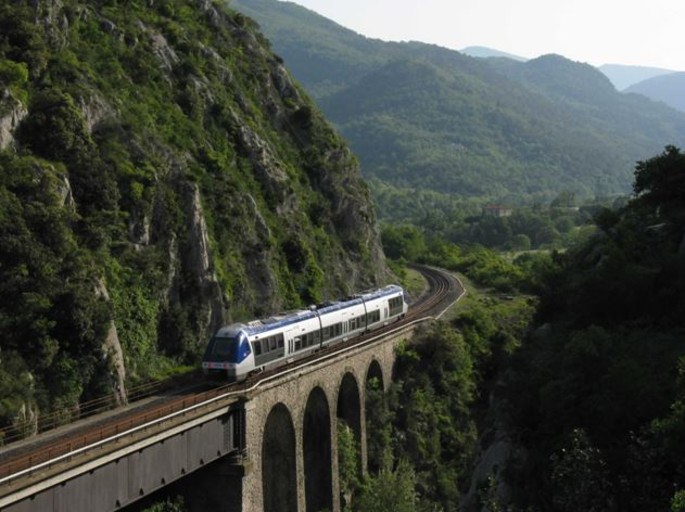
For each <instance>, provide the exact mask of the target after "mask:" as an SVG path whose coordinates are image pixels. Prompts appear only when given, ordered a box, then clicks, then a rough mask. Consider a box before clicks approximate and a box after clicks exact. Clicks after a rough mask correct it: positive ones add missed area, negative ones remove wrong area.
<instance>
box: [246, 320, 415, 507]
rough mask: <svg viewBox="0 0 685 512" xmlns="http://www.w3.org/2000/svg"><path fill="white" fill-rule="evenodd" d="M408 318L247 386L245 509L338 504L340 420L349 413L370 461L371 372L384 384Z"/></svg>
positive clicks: (363, 462)
mask: <svg viewBox="0 0 685 512" xmlns="http://www.w3.org/2000/svg"><path fill="white" fill-rule="evenodd" d="M413 331H414V326H407V327H402V328H399V329H397V330H396V331H394V332H392V333H390V334H388V335H385V336H383V337H382V338H379V339H376V340H374V341H372V342H370V343H367V344H364V345H362V346H358V347H352V348H350V349H347V350H345V351H343V352H342V353H336V354H335V355H334V356H332V357H330V358H323V359H322V360H319V361H317V362H316V363H314V364H309V365H307V366H302V367H301V368H299V369H296V370H294V371H291V372H288V373H287V374H285V375H279V376H278V377H276V378H274V379H273V380H272V381H267V382H264V383H262V384H261V385H260V386H259V388H257V389H255V390H253V391H251V392H250V393H248V400H247V401H246V403H245V413H246V416H245V418H246V424H247V425H248V426H249V428H248V429H247V433H246V458H247V461H248V462H247V464H248V466H247V467H246V471H245V474H244V476H243V477H242V499H241V500H240V501H241V508H240V510H242V511H243V512H253V511H254V512H257V511H264V512H297V511H307V512H309V511H314V512H316V511H320V510H332V511H339V510H340V508H341V505H340V499H339V496H340V485H339V482H338V450H337V428H338V422H339V421H340V420H342V421H344V423H345V425H347V426H348V427H349V428H350V429H351V430H352V431H353V433H354V437H355V439H356V441H357V443H358V445H359V446H360V447H361V467H360V471H363V470H364V468H366V463H367V452H366V408H365V403H366V394H367V383H368V382H369V381H370V380H371V379H378V382H379V383H380V384H381V385H382V386H383V389H387V387H388V386H389V384H390V382H391V379H392V371H393V365H394V362H395V347H396V346H397V344H398V343H401V342H403V341H405V340H408V339H409V338H411V337H412V336H413Z"/></svg>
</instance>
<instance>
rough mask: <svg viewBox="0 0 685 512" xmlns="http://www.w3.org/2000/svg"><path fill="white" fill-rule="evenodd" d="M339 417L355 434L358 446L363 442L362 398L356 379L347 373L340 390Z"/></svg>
mask: <svg viewBox="0 0 685 512" xmlns="http://www.w3.org/2000/svg"><path fill="white" fill-rule="evenodd" d="M337 417H338V419H341V420H343V421H344V422H345V424H346V425H347V426H348V427H350V428H351V429H352V432H354V438H355V440H356V441H357V444H359V443H360V441H361V433H362V428H361V397H360V392H359V385H358V383H357V379H356V377H355V376H354V375H353V374H352V373H350V372H346V373H345V375H343V378H342V381H341V382H340V389H339V390H338V404H337Z"/></svg>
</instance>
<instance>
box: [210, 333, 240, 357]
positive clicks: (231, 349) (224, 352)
mask: <svg viewBox="0 0 685 512" xmlns="http://www.w3.org/2000/svg"><path fill="white" fill-rule="evenodd" d="M238 346H239V345H238V340H237V339H236V338H219V337H216V338H214V346H213V347H212V353H211V358H212V359H213V360H215V361H230V362H237V359H238Z"/></svg>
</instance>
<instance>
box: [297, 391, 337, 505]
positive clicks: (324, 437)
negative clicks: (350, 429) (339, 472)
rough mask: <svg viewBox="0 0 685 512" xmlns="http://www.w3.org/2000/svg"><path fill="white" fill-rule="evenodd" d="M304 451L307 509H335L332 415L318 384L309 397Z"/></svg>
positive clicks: (303, 442)
mask: <svg viewBox="0 0 685 512" xmlns="http://www.w3.org/2000/svg"><path fill="white" fill-rule="evenodd" d="M302 451H303V455H304V487H305V504H306V508H305V509H306V511H307V512H318V511H319V510H333V479H332V477H333V475H332V460H331V459H332V457H331V453H332V451H331V415H330V408H329V406H328V399H327V398H326V393H325V392H324V391H323V389H321V388H320V387H319V386H317V387H315V388H314V389H312V391H311V393H309V398H307V405H306V406H305V410H304V417H303V420H302Z"/></svg>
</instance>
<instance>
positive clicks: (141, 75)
mask: <svg viewBox="0 0 685 512" xmlns="http://www.w3.org/2000/svg"><path fill="white" fill-rule="evenodd" d="M381 254H382V253H381V251H380V244H379V239H378V236H377V234H376V231H375V216H374V212H373V209H372V208H371V205H370V203H369V193H368V189H367V187H366V185H365V184H364V183H363V182H362V181H361V179H360V176H359V170H358V166H357V163H356V160H355V159H354V157H353V156H352V155H351V153H350V152H349V150H348V149H347V148H346V146H345V145H344V142H343V141H342V139H341V138H340V137H339V136H338V135H337V134H336V133H335V132H334V131H333V130H332V129H331V127H330V126H329V125H328V124H327V123H326V121H325V120H324V118H323V116H322V115H321V113H320V112H319V111H318V110H317V109H316V108H315V107H314V106H313V104H312V103H311V102H310V101H309V100H308V99H307V98H306V96H305V95H304V94H303V93H302V92H301V90H300V89H299V88H298V87H297V86H296V85H294V84H293V82H292V81H291V79H290V78H289V75H288V73H287V71H286V70H285V68H284V67H283V65H282V62H281V61H280V59H279V58H278V57H276V56H274V55H273V54H272V53H271V51H270V49H269V44H268V42H267V41H266V40H265V39H264V37H263V36H262V35H261V34H260V33H259V32H258V31H257V30H256V27H255V25H254V23H253V22H252V21H250V20H248V19H247V18H245V17H244V16H243V15H241V14H238V13H234V12H231V11H227V10H226V9H225V7H224V6H223V5H221V4H214V3H211V2H195V1H191V0H173V1H165V2H137V1H133V2H130V1H126V2H121V1H117V0H106V1H99V2H82V1H78V0H64V1H61V2H43V1H37V2H34V1H23V0H13V1H11V2H4V3H2V5H1V6H0V427H5V426H8V427H11V426H12V425H14V426H15V427H16V429H15V430H16V431H23V430H26V431H27V432H31V431H34V430H35V429H36V426H37V419H38V418H42V417H45V416H46V414H47V413H48V412H50V411H62V412H61V414H63V415H65V416H69V415H72V414H78V404H79V402H81V401H83V400H86V399H88V398H92V397H98V396H103V395H105V394H114V395H116V397H117V398H118V399H119V400H125V398H126V396H125V389H126V388H127V387H128V386H131V385H134V384H136V383H139V382H141V381H144V380H147V379H150V378H153V377H161V376H163V375H165V374H166V373H167V372H170V371H176V370H175V369H177V368H183V365H192V366H196V365H197V362H198V358H199V354H200V353H201V351H202V349H203V346H204V343H205V341H206V339H207V337H208V336H209V335H210V334H211V333H212V332H213V331H214V330H215V329H216V328H217V327H218V325H220V324H222V323H227V322H229V321H237V320H241V319H245V318H250V317H254V316H257V315H261V314H266V313H268V314H271V313H273V312H274V311H276V310H278V309H280V308H289V307H295V306H299V305H302V304H309V303H311V302H315V301H317V300H322V299H327V298H334V297H338V296H341V295H343V294H346V293H349V292H351V291H353V290H358V289H360V288H364V287H368V286H371V285H373V284H375V283H378V282H379V281H380V280H382V279H385V276H386V275H387V269H386V267H385V264H384V262H383V259H382V257H381ZM350 276H353V277H352V278H351V277H350ZM65 408H66V409H65ZM14 433H16V432H14ZM1 437H2V434H0V442H2V441H1Z"/></svg>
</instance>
